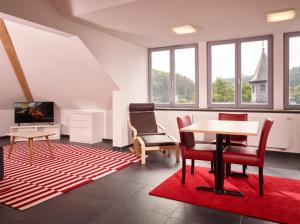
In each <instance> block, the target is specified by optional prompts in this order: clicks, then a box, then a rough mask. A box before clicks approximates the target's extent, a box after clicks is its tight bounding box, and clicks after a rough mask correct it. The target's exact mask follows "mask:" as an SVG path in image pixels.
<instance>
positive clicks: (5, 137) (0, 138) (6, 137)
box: [0, 136, 9, 140]
mask: <svg viewBox="0 0 300 224" xmlns="http://www.w3.org/2000/svg"><path fill="white" fill-rule="evenodd" d="M3 139H9V136H0V140H3Z"/></svg>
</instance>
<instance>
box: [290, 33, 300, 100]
mask: <svg viewBox="0 0 300 224" xmlns="http://www.w3.org/2000/svg"><path fill="white" fill-rule="evenodd" d="M289 104H290V105H300V36H298V37H290V38H289Z"/></svg>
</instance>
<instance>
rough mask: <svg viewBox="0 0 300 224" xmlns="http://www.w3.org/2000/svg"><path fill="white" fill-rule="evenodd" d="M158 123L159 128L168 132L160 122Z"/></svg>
mask: <svg viewBox="0 0 300 224" xmlns="http://www.w3.org/2000/svg"><path fill="white" fill-rule="evenodd" d="M156 125H157V127H158V128H160V129H161V130H162V131H163V133H166V129H165V128H164V126H162V125H161V124H159V123H156Z"/></svg>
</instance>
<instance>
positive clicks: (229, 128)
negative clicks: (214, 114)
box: [180, 120, 259, 136]
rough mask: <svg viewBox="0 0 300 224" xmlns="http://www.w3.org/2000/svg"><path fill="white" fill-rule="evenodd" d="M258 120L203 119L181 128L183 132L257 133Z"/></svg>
mask: <svg viewBox="0 0 300 224" xmlns="http://www.w3.org/2000/svg"><path fill="white" fill-rule="evenodd" d="M258 126H259V122H258V121H224V120H203V121H199V122H196V123H194V124H192V125H189V126H186V127H184V128H181V129H180V131H181V132H195V133H207V134H228V135H250V136H251V135H252V136H255V135H257V132H258Z"/></svg>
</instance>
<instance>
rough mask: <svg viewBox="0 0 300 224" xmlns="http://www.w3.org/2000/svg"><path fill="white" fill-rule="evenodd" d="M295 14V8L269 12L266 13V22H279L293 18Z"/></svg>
mask: <svg viewBox="0 0 300 224" xmlns="http://www.w3.org/2000/svg"><path fill="white" fill-rule="evenodd" d="M295 15H296V10H295V9H285V10H281V11H277V12H270V13H268V15H267V21H268V23H273V22H280V21H285V20H291V19H294V18H295Z"/></svg>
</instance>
